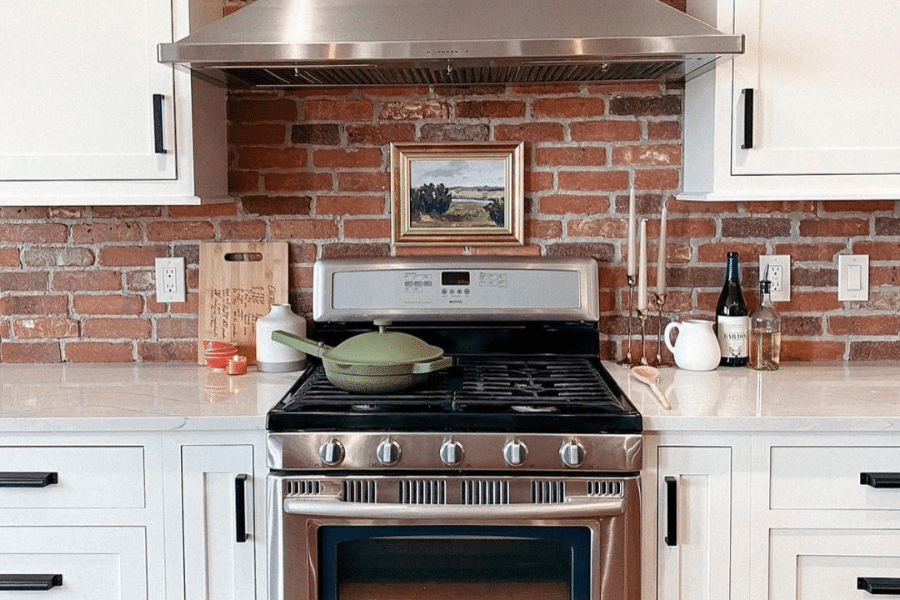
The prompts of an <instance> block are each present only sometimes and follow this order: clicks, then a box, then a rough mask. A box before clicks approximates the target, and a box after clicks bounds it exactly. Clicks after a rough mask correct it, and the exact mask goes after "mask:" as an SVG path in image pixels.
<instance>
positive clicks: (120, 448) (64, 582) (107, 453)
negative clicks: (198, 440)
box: [0, 432, 168, 600]
mask: <svg viewBox="0 0 900 600" xmlns="http://www.w3.org/2000/svg"><path fill="white" fill-rule="evenodd" d="M161 459H162V454H161V444H160V438H159V434H153V435H146V434H118V433H84V434H73V433H34V432H32V433H3V434H0V597H2V598H3V600H7V599H17V600H19V599H21V600H24V599H33V598H38V597H44V596H42V594H47V596H46V597H51V598H60V599H67V600H68V599H79V600H80V599H83V600H168V597H167V594H166V585H165V571H166V563H165V536H164V528H163V490H162V480H163V477H162V460H161Z"/></svg>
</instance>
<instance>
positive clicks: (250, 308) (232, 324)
mask: <svg viewBox="0 0 900 600" xmlns="http://www.w3.org/2000/svg"><path fill="white" fill-rule="evenodd" d="M199 285H200V298H199V306H198V312H199V326H198V330H199V337H198V340H199V341H198V343H197V362H198V363H199V364H206V361H205V360H204V358H203V340H219V341H223V342H234V343H235V344H237V345H238V354H243V355H244V356H246V357H247V363H248V364H256V319H257V317H260V316H263V315H266V314H268V313H269V310H270V308H271V305H272V304H281V303H285V302H287V301H288V244H287V242H252V243H241V242H222V243H209V244H201V245H200V283H199Z"/></svg>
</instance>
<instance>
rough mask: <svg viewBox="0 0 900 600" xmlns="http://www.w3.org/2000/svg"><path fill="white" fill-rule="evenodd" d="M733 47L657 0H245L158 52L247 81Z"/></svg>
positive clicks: (524, 66)
mask: <svg viewBox="0 0 900 600" xmlns="http://www.w3.org/2000/svg"><path fill="white" fill-rule="evenodd" d="M743 47H744V37H743V36H742V35H730V34H724V33H722V32H720V31H718V30H716V29H714V28H712V27H709V26H708V25H706V24H704V23H703V22H701V21H699V20H697V19H694V18H692V17H690V16H688V15H686V14H684V13H682V12H680V11H678V10H676V9H674V8H672V7H670V6H668V5H665V4H663V3H662V2H660V1H659V0H518V1H516V0H257V1H256V2H254V3H252V4H250V5H248V6H246V7H244V8H242V9H241V10H239V11H237V12H235V13H233V14H231V15H230V16H228V17H225V18H224V19H221V20H219V21H216V22H214V23H212V24H210V25H207V26H206V27H203V28H202V29H199V30H197V31H196V32H194V33H192V34H191V35H189V36H188V37H186V38H184V39H182V40H180V41H178V42H175V43H172V44H160V45H159V60H160V62H164V63H173V64H184V65H187V66H189V67H190V68H192V69H194V70H195V71H198V72H201V73H204V74H205V75H207V76H209V77H213V78H215V79H218V80H220V81H223V82H227V83H230V84H237V85H249V86H277V87H291V86H319V85H325V86H334V85H353V86H357V85H395V84H401V85H410V84H413V85H421V84H426V85H471V84H482V83H517V84H527V83H557V82H571V81H574V82H591V81H622V80H647V79H651V80H662V81H672V80H681V79H685V78H690V76H691V75H692V74H696V73H698V72H701V71H702V70H704V69H705V67H708V66H709V65H710V64H711V63H712V61H714V60H715V59H716V58H718V57H720V56H724V55H731V54H737V53H741V52H743Z"/></svg>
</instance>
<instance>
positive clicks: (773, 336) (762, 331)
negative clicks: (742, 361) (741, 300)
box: [750, 279, 781, 371]
mask: <svg viewBox="0 0 900 600" xmlns="http://www.w3.org/2000/svg"><path fill="white" fill-rule="evenodd" d="M771 289H772V282H770V281H769V280H768V279H763V280H762V281H760V282H759V308H757V309H756V310H754V311H753V312H752V313H750V368H751V369H756V370H757V371H777V370H778V364H779V363H780V362H781V315H779V314H778V311H777V310H775V307H774V306H772V295H771Z"/></svg>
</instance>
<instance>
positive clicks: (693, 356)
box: [663, 319, 721, 371]
mask: <svg viewBox="0 0 900 600" xmlns="http://www.w3.org/2000/svg"><path fill="white" fill-rule="evenodd" d="M673 331H677V332H678V339H677V340H675V343H674V344H673V343H672V339H671V333H672V332H673ZM663 340H664V341H665V342H666V347H667V348H668V349H669V350H671V351H672V354H673V355H674V356H675V364H676V365H678V367H679V368H680V369H686V370H688V371H712V370H713V369H715V368H716V367H718V366H719V358H720V357H721V351H720V350H719V341H718V340H717V339H716V334H715V332H714V331H713V322H712V321H708V320H706V319H688V320H686V321H672V322H671V323H669V324H668V325H666V331H665V333H664V334H663Z"/></svg>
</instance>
